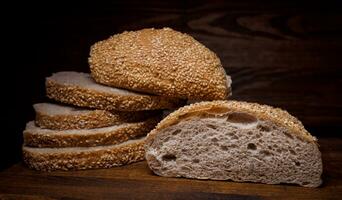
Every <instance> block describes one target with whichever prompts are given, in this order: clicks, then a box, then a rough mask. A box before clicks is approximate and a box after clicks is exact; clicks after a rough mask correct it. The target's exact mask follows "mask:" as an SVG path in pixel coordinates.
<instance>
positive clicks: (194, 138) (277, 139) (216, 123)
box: [145, 101, 322, 187]
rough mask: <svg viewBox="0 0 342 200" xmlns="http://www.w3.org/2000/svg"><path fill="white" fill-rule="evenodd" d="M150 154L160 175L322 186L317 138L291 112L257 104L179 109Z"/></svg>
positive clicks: (162, 126) (152, 137)
mask: <svg viewBox="0 0 342 200" xmlns="http://www.w3.org/2000/svg"><path fill="white" fill-rule="evenodd" d="M145 150H146V160H147V163H148V165H149V167H150V168H151V169H152V170H153V172H154V173H156V174H158V175H161V176H167V177H186V178H197V179H213V180H232V181H238V182H243V181H250V182H261V183H267V184H279V183H292V184H299V185H301V186H306V187H317V186H319V185H320V184H321V174H322V159H321V153H320V151H319V149H318V145H317V140H316V138H315V137H313V136H311V135H310V133H308V132H307V131H306V130H305V128H304V126H303V125H302V123H301V122H300V121H298V120H297V119H296V118H295V117H293V116H291V115H290V114H289V113H287V112H286V111H283V110H281V109H277V108H272V107H270V106H265V105H259V104H255V103H247V102H238V101H213V102H201V103H196V104H192V105H190V106H186V107H183V108H180V109H179V110H177V111H175V112H173V113H171V114H170V115H168V116H167V117H166V118H165V119H163V120H162V121H161V122H160V123H159V124H158V125H157V127H156V128H155V129H154V130H152V131H151V132H150V133H149V134H148V136H147V139H146V146H145Z"/></svg>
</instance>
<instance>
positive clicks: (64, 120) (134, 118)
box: [34, 104, 161, 130]
mask: <svg viewBox="0 0 342 200" xmlns="http://www.w3.org/2000/svg"><path fill="white" fill-rule="evenodd" d="M37 105H38V104H35V105H34V108H35V112H36V119H35V123H36V125H38V126H39V127H41V128H45V129H52V130H71V129H94V128H102V127H108V126H113V125H118V124H122V123H127V122H138V121H142V120H144V119H147V118H148V117H152V116H156V115H159V114H160V113H161V111H136V112H124V111H112V112H110V111H106V110H87V112H82V113H77V114H49V113H47V112H44V111H43V110H41V109H37Z"/></svg>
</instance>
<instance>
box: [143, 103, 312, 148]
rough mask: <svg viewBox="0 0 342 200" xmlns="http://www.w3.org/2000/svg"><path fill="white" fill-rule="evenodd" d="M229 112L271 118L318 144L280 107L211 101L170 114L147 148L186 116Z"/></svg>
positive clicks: (158, 126)
mask: <svg viewBox="0 0 342 200" xmlns="http://www.w3.org/2000/svg"><path fill="white" fill-rule="evenodd" d="M228 112H243V113H247V114H250V115H253V116H255V117H256V118H258V119H260V120H269V121H271V122H273V123H275V124H277V125H278V126H281V127H284V128H286V129H288V130H289V134H293V135H294V136H296V137H298V138H301V139H303V140H306V141H308V142H314V143H316V144H317V139H316V138H315V137H313V136H312V135H311V134H310V133H309V132H308V131H307V130H306V129H305V128H304V126H303V124H302V123H301V122H300V121H299V120H298V119H297V118H295V117H294V116H292V115H290V114H289V113H288V112H287V111H284V110H282V109H280V108H274V107H271V106H268V105H260V104H257V103H249V102H244V101H211V102H200V103H194V104H191V105H188V106H184V107H182V108H180V109H178V110H176V111H175V112H173V113H171V114H169V115H168V116H167V117H166V118H164V119H163V120H162V121H160V122H159V123H158V125H157V126H156V127H155V129H153V130H152V131H151V132H150V133H149V134H148V136H147V138H146V148H147V146H148V144H149V143H151V142H152V141H153V139H154V137H156V136H157V135H158V132H159V131H160V130H161V129H164V128H166V127H169V126H172V125H174V124H177V123H179V122H180V121H182V120H185V119H186V118H190V117H203V116H204V117H206V116H208V115H209V116H220V115H224V114H225V113H228Z"/></svg>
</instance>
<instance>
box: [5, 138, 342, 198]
mask: <svg viewBox="0 0 342 200" xmlns="http://www.w3.org/2000/svg"><path fill="white" fill-rule="evenodd" d="M319 144H320V150H321V151H322V156H323V165H324V174H323V185H322V186H321V187H319V188H304V187H300V186H294V185H265V184H256V183H234V182H228V181H205V180H190V179H183V178H165V177H159V176H156V175H154V174H153V173H152V172H151V171H150V170H149V168H148V166H147V164H146V162H139V163H135V164H131V165H128V166H123V167H116V168H111V169H100V170H85V171H70V172H63V171H55V172H38V171H34V170H30V169H28V168H26V167H25V166H23V165H22V164H17V165H14V166H13V167H11V168H9V169H7V170H5V171H3V172H0V199H1V198H4V199H6V198H8V199H11V198H13V199H17V198H24V199H36V198H39V199H189V200H190V199H234V200H239V199H311V200H313V199H341V198H342V170H341V166H342V140H341V139H339V138H324V139H320V140H319Z"/></svg>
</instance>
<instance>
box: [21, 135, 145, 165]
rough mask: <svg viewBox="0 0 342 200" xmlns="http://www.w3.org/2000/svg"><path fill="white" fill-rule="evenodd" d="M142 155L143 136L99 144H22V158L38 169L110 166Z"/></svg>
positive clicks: (121, 163) (137, 158) (122, 163)
mask: <svg viewBox="0 0 342 200" xmlns="http://www.w3.org/2000/svg"><path fill="white" fill-rule="evenodd" d="M143 159H144V138H140V139H136V140H129V141H126V142H124V143H121V144H117V145H109V146H98V147H69V148H33V147H27V146H23V160H24V162H25V163H26V164H27V165H28V166H29V167H30V168H32V169H35V170H41V171H52V170H80V169H95V168H110V167H115V166H121V165H125V164H129V163H133V162H137V161H141V160H143Z"/></svg>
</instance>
